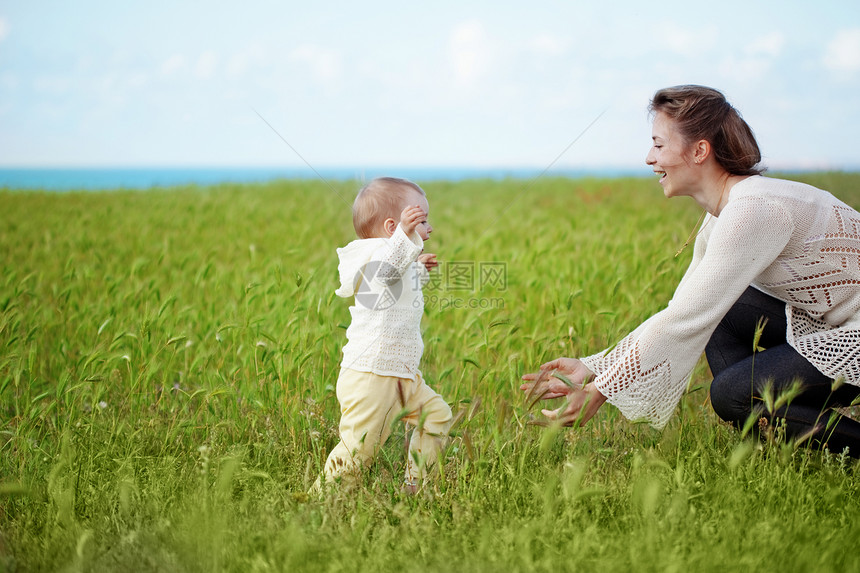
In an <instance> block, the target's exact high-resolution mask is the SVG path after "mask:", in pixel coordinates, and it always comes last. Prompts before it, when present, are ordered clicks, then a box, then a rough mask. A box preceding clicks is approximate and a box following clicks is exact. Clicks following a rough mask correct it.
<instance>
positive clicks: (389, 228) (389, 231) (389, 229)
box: [382, 217, 397, 237]
mask: <svg viewBox="0 0 860 573" xmlns="http://www.w3.org/2000/svg"><path fill="white" fill-rule="evenodd" d="M382 228H383V229H384V230H385V234H386V235H388V236H389V237H390V236H391V235H393V234H394V231H396V230H397V221H395V220H394V219H392V218H391V217H389V218H387V219H386V220H385V221H383V223H382Z"/></svg>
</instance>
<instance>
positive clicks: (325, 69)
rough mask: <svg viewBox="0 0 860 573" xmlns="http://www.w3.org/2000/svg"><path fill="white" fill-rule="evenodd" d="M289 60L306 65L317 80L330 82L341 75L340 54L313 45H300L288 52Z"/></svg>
mask: <svg viewBox="0 0 860 573" xmlns="http://www.w3.org/2000/svg"><path fill="white" fill-rule="evenodd" d="M290 58H291V59H293V60H295V61H298V62H302V63H304V64H307V65H308V66H309V67H310V68H311V73H312V74H313V75H314V77H316V78H317V79H318V80H321V81H324V82H331V81H334V80H337V79H338V78H339V77H340V73H341V62H340V60H341V58H340V53H338V52H335V51H333V50H328V49H325V48H320V47H319V46H316V45H313V44H302V45H301V46H299V47H298V48H296V49H294V50H293V51H292V52H290Z"/></svg>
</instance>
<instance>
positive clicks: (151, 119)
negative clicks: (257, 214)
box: [0, 0, 860, 171]
mask: <svg viewBox="0 0 860 573" xmlns="http://www.w3.org/2000/svg"><path fill="white" fill-rule="evenodd" d="M413 4H414V5H413ZM697 6H699V4H694V3H690V2H683V3H682V2H659V3H655V2H648V3H645V2H630V1H627V2H607V1H605V0H600V1H596V2H560V1H545V0H534V1H531V2H528V3H522V4H502V3H498V2H463V1H462V0H461V1H457V2H447V1H444V0H443V1H439V2H433V3H427V4H426V5H424V4H421V5H418V4H417V3H405V2H373V1H370V2H361V3H354V2H315V3H310V2H302V3H299V2H292V1H287V2H273V1H272V2H270V1H263V0H249V1H244V2H241V3H239V2H229V3H227V2H191V1H181V0H179V1H172V2H161V1H153V2H146V3H135V4H132V3H128V2H107V1H88V0H82V1H76V2H66V1H64V2H44V1H39V0H36V1H32V2H11V1H9V0H0V165H5V166H43V165H50V166H143V165H146V166H185V165H195V166H197V165H200V166H206V165H217V166H228V165H229V166H258V165H259V166H285V167H290V166H302V165H304V163H303V162H302V160H301V159H300V158H299V157H298V156H297V155H296V154H295V153H294V152H293V151H292V150H291V149H290V148H289V147H288V146H287V145H285V144H284V142H283V141H281V140H280V139H279V138H278V136H277V135H276V134H275V133H273V132H272V130H271V129H270V128H269V127H268V126H267V125H266V124H265V123H264V122H263V120H261V119H260V117H259V116H258V115H257V113H259V114H260V115H261V116H262V117H264V118H265V119H266V121H268V122H269V123H270V124H271V125H272V126H274V127H275V129H277V131H278V132H279V133H280V135H281V136H283V137H284V138H285V139H286V140H287V141H288V142H289V143H290V144H291V145H292V146H293V147H294V148H295V149H296V150H297V151H298V152H299V153H300V154H301V155H302V157H304V158H305V159H306V160H307V161H308V162H309V163H311V164H312V165H315V166H318V167H327V166H358V167H361V166H368V167H369V166H380V165H383V166H470V167H539V168H540V167H544V166H546V165H548V164H549V163H550V162H552V161H553V160H555V159H556V158H557V157H558V156H559V154H560V153H561V152H562V151H563V150H564V149H565V148H566V147H567V146H568V144H570V143H571V141H573V140H574V138H576V137H577V135H579V134H580V133H581V132H582V131H583V129H585V128H586V126H588V125H589V124H591V123H592V122H593V121H594V120H595V118H597V117H598V116H599V119H598V120H597V121H596V122H595V123H594V124H593V125H592V126H591V127H590V128H589V129H588V130H587V131H586V132H585V133H584V134H583V135H582V137H581V138H580V139H579V140H578V141H577V142H576V144H574V145H573V146H572V147H570V149H569V150H567V151H566V152H565V153H564V154H563V155H562V156H561V157H560V158H559V159H558V162H557V163H556V165H557V166H559V167H571V168H579V167H601V168H603V167H613V168H637V167H639V166H641V167H642V168H643V171H647V168H646V167H645V166H644V163H643V161H644V157H645V154H646V153H647V151H648V146H649V142H650V124H649V120H648V116H647V112H646V107H647V104H648V100H649V98H650V96H651V95H652V94H653V93H654V91H655V90H657V89H659V88H661V87H665V86H668V85H676V84H680V83H699V84H705V85H710V86H712V87H716V88H718V89H721V90H722V91H724V93H726V95H727V96H728V97H729V99H730V101H732V103H733V104H734V105H735V106H736V107H737V108H738V109H739V110H740V111H741V112H742V113H743V115H744V117H745V118H746V119H747V120H748V121H749V123H750V124H751V126H752V127H753V130H754V131H755V132H756V135H757V136H758V138H759V143H760V145H761V147H762V150H763V153H764V156H765V163H766V164H767V165H769V166H771V167H775V168H822V167H829V168H860V146H858V143H860V2H856V0H845V1H830V2H828V1H825V0H822V2H819V3H817V5H816V6H813V3H812V2H809V1H808V0H806V1H803V2H800V1H783V2H755V1H752V0H747V1H744V2H736V1H734V0H730V1H723V2H710V3H702V4H701V7H697ZM601 114H602V115H601Z"/></svg>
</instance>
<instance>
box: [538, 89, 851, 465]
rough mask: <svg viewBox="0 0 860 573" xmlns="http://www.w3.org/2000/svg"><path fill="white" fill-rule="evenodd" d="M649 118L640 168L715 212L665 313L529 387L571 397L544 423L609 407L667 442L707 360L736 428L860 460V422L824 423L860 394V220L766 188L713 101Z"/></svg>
mask: <svg viewBox="0 0 860 573" xmlns="http://www.w3.org/2000/svg"><path fill="white" fill-rule="evenodd" d="M650 111H651V113H652V115H653V129H652V139H653V146H652V148H651V150H650V151H649V153H648V157H647V158H646V160H645V161H646V163H647V164H648V165H650V166H652V167H653V169H654V172H655V173H657V174H658V175H659V176H660V185H661V186H662V187H663V192H664V193H665V195H666V196H667V197H677V196H681V195H687V196H689V197H692V198H693V199H694V200H695V201H696V202H697V203H699V205H701V206H702V207H703V208H704V209H705V210H706V212H707V213H708V216H707V217H706V218H705V219H704V221H703V222H702V225H701V227H700V228H699V231H698V234H697V236H696V242H695V246H694V252H693V260H692V262H691V263H690V267H689V268H688V269H687V272H686V274H685V275H684V277H683V279H681V283H680V284H679V285H678V288H677V290H676V291H675V294H674V296H673V298H672V301H671V302H670V303H669V305H668V307H667V308H666V309H664V310H663V311H661V312H659V313H657V314H655V315H654V316H652V317H651V318H650V319H648V320H647V321H645V322H644V323H643V324H642V325H640V326H639V327H638V328H637V329H636V330H635V331H633V332H632V333H631V334H629V335H628V336H627V337H625V338H624V339H623V340H622V341H621V342H619V343H618V344H617V345H616V346H615V347H614V348H612V349H611V350H608V351H606V352H602V353H599V354H595V355H593V356H589V357H587V358H582V359H581V360H576V359H572V358H558V359H556V360H553V361H551V362H548V363H546V364H544V365H543V366H541V371H540V372H538V373H534V374H527V375H525V376H523V380H525V383H524V384H523V385H522V387H521V388H522V389H523V390H525V391H527V392H529V393H530V394H532V395H534V394H537V395H540V396H541V397H542V398H543V399H550V398H558V397H561V396H566V397H567V398H568V401H567V403H566V404H565V406H563V407H562V408H560V409H558V410H555V411H551V410H543V413H544V415H546V416H547V417H548V418H549V419H553V420H559V421H561V422H562V423H564V424H565V425H571V424H574V423H577V424H584V423H585V422H587V421H588V420H589V419H590V418H591V417H592V416H593V415H594V413H595V412H596V411H597V410H598V409H599V408H600V406H601V405H603V403H604V402H606V401H609V402H610V403H612V404H613V405H615V406H617V407H618V408H619V409H620V410H621V412H622V414H624V416H626V417H627V418H629V419H645V420H647V421H649V422H650V423H651V424H652V425H653V426H654V427H656V428H658V429H660V428H662V427H663V426H665V424H666V422H667V421H668V419H669V417H670V416H671V414H672V412H673V410H674V409H675V406H676V404H677V402H678V400H679V399H680V397H681V394H682V393H683V392H684V390H685V387H686V384H687V380H688V379H689V376H690V373H691V372H692V370H693V367H694V366H695V364H696V362H697V361H698V358H699V357H700V356H701V355H702V351H703V350H704V351H705V354H706V356H707V359H708V364H709V365H710V367H711V371H712V373H713V375H714V380H713V382H712V384H711V403H712V404H713V407H714V410H715V411H716V413H717V414H718V415H719V416H720V418H722V419H723V420H726V421H728V422H731V423H732V424H734V425H735V426H737V427H743V426H744V424H745V423H747V421H748V420H749V421H751V422H759V423H760V424H764V422H762V421H760V418H764V419H765V421H766V422H772V421H773V418H780V419H782V420H784V422H785V427H786V431H787V434H788V436H789V437H792V438H796V439H798V441H803V440H806V441H808V442H809V443H815V444H817V445H819V446H820V445H825V444H826V445H827V447H828V448H829V449H830V450H831V451H833V452H842V451H843V450H844V449H845V448H848V450H849V454H850V455H852V456H855V457H857V456H860V422H857V421H855V420H852V419H850V418H847V417H843V416H840V415H838V413H837V414H836V415H835V416H834V419H832V420H831V416H830V414H831V411H830V408H831V406H838V405H845V404H850V403H851V402H852V401H853V400H855V399H856V398H857V397H858V395H860V213H858V212H857V211H855V210H854V209H852V208H851V207H849V206H848V205H846V204H844V203H842V202H841V201H839V200H838V199H836V198H835V197H834V196H832V195H831V194H830V193H827V192H826V191H822V190H820V189H816V188H814V187H811V186H809V185H804V184H801V183H795V182H791V181H784V180H779V179H772V178H766V177H762V176H761V171H762V170H761V169H759V168H758V163H759V162H760V161H761V154H760V152H759V148H758V144H757V143H756V141H755V137H754V136H753V133H752V131H751V130H750V128H749V126H748V125H747V124H746V122H745V121H744V120H743V119H742V118H741V117H740V114H739V113H738V112H737V111H736V110H735V109H734V108H733V107H732V106H731V105H730V104H729V103H728V102H727V101H726V100H725V98H724V97H723V95H722V94H721V93H720V92H718V91H716V90H713V89H710V88H706V87H701V86H678V87H674V88H668V89H663V90H660V91H658V92H657V93H656V94H655V96H654V99H653V100H652V101H651V105H650ZM756 347H758V351H757V352H755V353H754V350H753V349H754V348H756ZM555 373H558V374H561V375H563V376H564V377H565V378H567V379H568V381H569V382H572V385H568V384H566V383H565V382H564V381H562V380H560V379H558V378H557V377H556V376H554V375H553V374H555ZM768 386H769V387H770V389H769V390H766V388H767V387H768ZM768 396H774V397H778V396H784V397H785V398H791V399H790V400H789V401H788V403H787V404H786V403H785V400H772V399H768V398H767V397H768ZM756 425H758V424H756Z"/></svg>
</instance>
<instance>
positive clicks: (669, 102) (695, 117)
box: [648, 85, 764, 175]
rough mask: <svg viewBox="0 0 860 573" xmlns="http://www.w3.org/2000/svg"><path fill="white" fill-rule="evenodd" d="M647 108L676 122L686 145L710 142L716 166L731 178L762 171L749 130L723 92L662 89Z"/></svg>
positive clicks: (675, 88)
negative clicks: (695, 142)
mask: <svg viewBox="0 0 860 573" xmlns="http://www.w3.org/2000/svg"><path fill="white" fill-rule="evenodd" d="M648 109H649V111H650V112H651V113H664V114H666V116H667V117H669V118H671V119H672V120H673V121H675V124H676V125H677V127H678V131H680V133H681V135H682V136H683V137H684V140H685V141H686V142H688V143H692V142H694V141H699V140H702V139H704V140H706V141H707V142H708V143H710V144H711V149H712V150H713V152H714V158H715V159H716V160H717V163H719V164H720V165H721V166H722V167H723V169H725V170H726V171H728V172H729V173H730V174H731V175H760V174H761V173H762V172H763V171H764V168H763V167H760V166H759V165H758V164H759V162H761V151H760V150H759V147H758V143H756V140H755V135H753V132H752V129H750V126H749V125H747V122H746V121H744V120H743V118H742V117H741V114H740V113H739V112H738V110H736V109H735V108H734V107H732V105H731V104H730V103H729V102H728V101H726V98H725V96H724V95H723V94H722V92H719V91H717V90H715V89H713V88H708V87H704V86H695V85H687V86H675V87H671V88H665V89H662V90H659V91H658V92H657V93H656V94H654V98H653V99H652V100H651V105H650V106H649V107H648Z"/></svg>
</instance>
